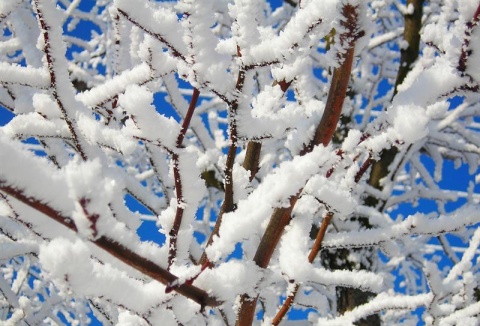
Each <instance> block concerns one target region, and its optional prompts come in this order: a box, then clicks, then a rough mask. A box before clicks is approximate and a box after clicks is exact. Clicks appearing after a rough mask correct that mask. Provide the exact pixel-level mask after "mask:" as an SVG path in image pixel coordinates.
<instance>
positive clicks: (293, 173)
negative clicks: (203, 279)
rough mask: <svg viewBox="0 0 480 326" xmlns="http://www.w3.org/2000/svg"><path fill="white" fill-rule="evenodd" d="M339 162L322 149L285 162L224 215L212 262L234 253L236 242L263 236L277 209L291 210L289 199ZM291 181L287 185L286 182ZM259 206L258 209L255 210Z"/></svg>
mask: <svg viewBox="0 0 480 326" xmlns="http://www.w3.org/2000/svg"><path fill="white" fill-rule="evenodd" d="M334 160H335V157H332V156H331V152H330V151H329V150H328V149H327V148H325V147H322V146H318V147H316V148H315V150H313V151H312V152H311V153H309V154H307V155H305V156H302V157H296V158H294V159H293V160H292V161H290V162H288V161H287V162H284V163H283V164H282V165H281V166H280V167H279V168H278V169H276V170H275V172H274V173H273V174H271V175H269V176H267V177H266V178H265V179H264V181H263V182H262V184H260V185H259V186H258V188H257V189H255V190H254V191H253V192H252V193H251V195H250V196H249V197H248V198H247V199H245V200H241V201H240V202H239V203H238V207H237V210H236V211H235V212H232V213H228V214H225V215H224V216H223V222H222V225H221V227H220V236H219V237H216V238H215V241H214V242H213V244H212V245H211V246H210V247H208V248H207V253H208V255H209V258H210V260H212V261H218V260H220V259H221V258H222V257H224V256H225V255H228V254H229V253H230V252H232V251H233V250H234V247H235V243H237V242H239V241H241V240H244V239H248V238H253V237H258V236H259V235H261V231H262V230H263V229H264V228H265V226H266V225H265V222H267V221H268V220H267V219H268V217H269V216H270V215H271V213H272V212H273V210H274V209H275V208H277V207H287V206H288V200H289V198H290V197H291V196H293V195H295V194H296V193H297V192H298V191H299V190H300V189H301V188H302V186H303V185H304V184H305V182H306V181H307V180H308V179H309V178H310V177H311V176H312V175H313V174H316V173H318V172H319V171H320V170H323V169H325V170H328V168H327V166H328V165H329V163H330V164H331V163H332V162H333V161H334ZM285 179H288V180H289V181H290V182H288V183H285V182H283V180H285ZM252 207H255V209H252Z"/></svg>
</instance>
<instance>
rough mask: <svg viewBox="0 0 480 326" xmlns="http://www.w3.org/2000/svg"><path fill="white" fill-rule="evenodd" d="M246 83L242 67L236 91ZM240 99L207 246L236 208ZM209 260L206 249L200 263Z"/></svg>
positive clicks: (234, 104) (234, 105) (232, 113)
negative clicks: (220, 198) (222, 190)
mask: <svg viewBox="0 0 480 326" xmlns="http://www.w3.org/2000/svg"><path fill="white" fill-rule="evenodd" d="M237 52H238V55H239V56H240V54H241V53H240V49H238V50H237ZM244 83H245V70H244V69H240V71H239V73H238V77H237V83H236V85H235V89H236V91H237V92H238V93H239V94H241V92H242V89H243V84H244ZM238 101H239V99H238V98H237V99H235V100H234V101H233V102H232V103H231V105H230V112H229V116H230V126H229V135H230V147H229V149H228V154H227V161H226V163H225V171H224V173H225V182H224V187H225V197H224V200H223V203H222V207H221V208H220V212H219V213H218V217H217V221H216V222H215V226H214V228H213V231H212V233H211V234H210V237H209V238H208V241H207V245H206V246H205V248H207V247H208V246H210V245H211V244H212V242H213V237H214V236H215V235H218V231H219V230H220V225H221V224H222V218H223V214H225V213H228V212H232V211H234V210H235V202H234V200H233V164H234V163H235V156H236V155H237V146H238V139H237V121H236V119H237V109H238V105H239V102H238ZM207 261H208V258H207V253H206V251H203V253H202V256H201V257H200V260H199V264H200V265H204V264H205V263H206V262H207Z"/></svg>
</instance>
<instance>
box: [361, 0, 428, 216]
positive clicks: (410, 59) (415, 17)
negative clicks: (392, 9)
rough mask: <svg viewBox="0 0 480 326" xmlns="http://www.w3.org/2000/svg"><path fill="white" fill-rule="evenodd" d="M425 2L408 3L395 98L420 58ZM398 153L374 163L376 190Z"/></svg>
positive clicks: (386, 154)
mask: <svg viewBox="0 0 480 326" xmlns="http://www.w3.org/2000/svg"><path fill="white" fill-rule="evenodd" d="M423 2H424V0H408V1H407V5H410V4H411V5H413V8H414V11H413V13H412V14H406V15H405V29H404V33H403V37H404V39H405V41H407V43H408V48H407V49H403V50H401V56H400V67H399V70H398V73H397V79H396V81H395V89H394V96H395V94H396V93H397V88H398V86H399V85H401V84H402V83H403V81H404V79H405V77H406V76H407V74H408V72H409V71H410V70H411V68H412V64H413V63H414V62H415V60H417V58H418V52H419V48H420V28H421V27H422V15H423ZM397 153H398V150H397V148H396V147H392V148H390V149H388V150H384V151H383V152H382V154H381V156H380V160H379V161H376V162H374V163H373V165H372V171H371V173H370V179H369V181H368V183H369V185H371V186H372V187H374V188H376V189H382V186H381V184H380V181H381V180H382V179H383V178H385V177H386V176H387V175H388V173H389V167H390V165H391V164H392V162H393V161H394V159H395V156H396V155H397ZM366 202H367V204H368V205H370V206H376V205H377V204H378V199H375V198H373V197H369V198H367V200H366Z"/></svg>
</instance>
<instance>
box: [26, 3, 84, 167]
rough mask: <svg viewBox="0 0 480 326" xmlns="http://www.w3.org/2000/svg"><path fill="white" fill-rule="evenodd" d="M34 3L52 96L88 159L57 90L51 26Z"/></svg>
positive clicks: (38, 6) (76, 142)
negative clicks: (42, 40)
mask: <svg viewBox="0 0 480 326" xmlns="http://www.w3.org/2000/svg"><path fill="white" fill-rule="evenodd" d="M34 3H35V10H36V13H37V17H38V22H39V24H40V28H41V30H42V35H43V39H44V42H45V44H44V48H43V52H44V53H45V58H46V60H47V67H48V71H49V73H50V88H51V90H52V96H53V98H54V99H55V102H56V103H57V105H58V107H59V109H60V111H61V113H62V116H63V119H64V120H65V123H66V124H67V127H68V130H69V131H70V134H71V135H72V140H73V144H74V147H75V149H76V150H77V152H78V153H79V154H80V157H81V158H82V159H83V160H87V155H86V154H85V151H84V150H83V148H82V146H81V144H80V142H79V139H78V133H77V131H76V130H75V129H76V128H75V126H74V123H73V121H72V119H71V118H70V116H69V115H68V114H67V110H66V109H65V106H64V104H63V102H62V101H61V99H60V96H59V94H58V91H57V75H56V72H55V71H56V67H55V59H54V57H53V56H52V48H51V40H50V33H49V30H50V29H51V27H50V26H49V25H48V23H47V22H46V21H45V17H44V16H43V12H42V10H41V9H40V5H39V3H38V0H35V1H34Z"/></svg>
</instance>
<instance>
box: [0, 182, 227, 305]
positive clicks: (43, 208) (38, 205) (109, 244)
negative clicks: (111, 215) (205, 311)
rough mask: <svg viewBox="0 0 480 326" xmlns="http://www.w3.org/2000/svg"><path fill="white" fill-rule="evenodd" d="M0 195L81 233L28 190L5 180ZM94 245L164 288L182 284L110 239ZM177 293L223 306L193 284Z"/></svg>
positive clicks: (104, 239) (187, 285)
mask: <svg viewBox="0 0 480 326" xmlns="http://www.w3.org/2000/svg"><path fill="white" fill-rule="evenodd" d="M0 191H2V192H3V193H5V194H7V195H9V196H11V197H13V198H15V199H17V200H19V201H21V202H22V203H24V204H25V205H27V206H29V207H31V208H32V209H34V210H36V211H38V212H40V213H43V214H44V215H45V216H48V217H49V218H51V219H52V220H54V221H56V222H58V223H60V224H62V225H63V226H65V227H67V228H69V229H70V230H72V231H74V232H77V227H76V225H75V223H74V222H73V220H72V219H71V218H70V217H67V216H63V215H62V214H61V213H60V212H58V211H57V210H55V209H53V208H52V207H50V206H49V205H48V204H45V203H43V202H41V201H40V200H38V199H35V198H33V197H31V196H29V195H27V194H26V192H25V191H24V190H20V189H17V188H14V187H12V186H10V185H8V184H7V183H6V182H4V181H3V180H0ZM91 242H92V243H94V244H95V245H96V246H97V247H99V248H101V249H103V250H105V251H106V252H108V253H109V254H110V255H112V256H113V257H115V258H117V259H118V260H120V261H122V262H123V263H125V264H127V265H129V266H131V267H133V268H134V269H136V270H138V271H139V272H141V273H143V274H145V275H147V276H149V277H151V278H152V279H154V280H157V281H159V282H161V283H162V284H165V285H168V284H171V283H174V282H175V281H177V280H178V277H176V276H175V275H173V274H172V273H170V272H169V271H167V270H166V269H164V268H162V267H160V266H158V265H157V264H155V263H154V262H152V261H150V260H148V259H147V258H145V257H142V256H140V255H139V254H137V253H136V252H134V251H133V250H131V249H129V248H127V247H125V246H123V245H121V244H120V243H118V242H117V241H115V240H113V239H110V238H108V237H106V236H100V237H98V238H97V239H95V240H91ZM175 291H176V292H177V293H179V294H182V295H184V296H185V297H187V298H189V299H192V300H193V301H195V302H197V303H198V304H199V305H201V306H202V307H204V306H210V307H217V306H219V305H220V304H221V302H219V301H218V300H217V299H216V298H214V297H211V296H209V295H208V293H206V292H205V291H204V290H202V289H199V288H197V287H195V286H193V285H191V284H182V285H180V286H178V287H177V288H175Z"/></svg>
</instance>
